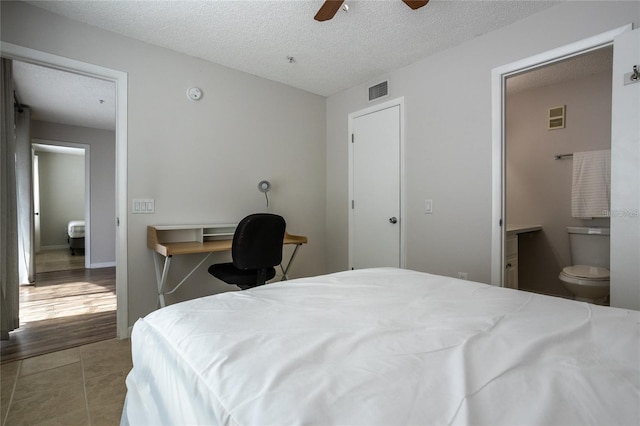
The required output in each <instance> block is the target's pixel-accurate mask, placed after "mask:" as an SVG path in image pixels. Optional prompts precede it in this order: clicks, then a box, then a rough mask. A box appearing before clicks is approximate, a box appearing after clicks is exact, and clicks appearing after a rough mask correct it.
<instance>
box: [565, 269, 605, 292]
mask: <svg viewBox="0 0 640 426" xmlns="http://www.w3.org/2000/svg"><path fill="white" fill-rule="evenodd" d="M558 278H560V280H561V281H564V282H565V283H570V284H576V285H579V286H590V287H601V288H605V287H606V288H609V284H610V283H609V270H608V269H607V268H602V267H599V266H587V265H573V266H566V267H564V268H563V269H562V272H560V276H559V277H558Z"/></svg>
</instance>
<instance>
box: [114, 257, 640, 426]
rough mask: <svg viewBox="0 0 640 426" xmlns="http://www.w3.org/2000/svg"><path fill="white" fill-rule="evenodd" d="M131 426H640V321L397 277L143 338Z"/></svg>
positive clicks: (146, 326)
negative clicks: (133, 425) (616, 425)
mask: <svg viewBox="0 0 640 426" xmlns="http://www.w3.org/2000/svg"><path fill="white" fill-rule="evenodd" d="M131 339H132V357H133V369H132V370H131V372H130V373H129V375H128V377H127V380H126V383H127V389H128V391H127V396H126V402H125V407H124V411H123V417H122V423H123V424H192V425H195V424H225V425H258V424H259V425H282V424H287V425H291V424H322V425H330V424H344V425H398V424H421V425H432V424H492V425H515V424H518V425H524V424H619V425H623V424H625V425H627V424H629V425H630V424H634V425H637V424H640V365H639V364H640V363H639V359H640V312H637V311H631V310H624V309H617V308H609V307H603V306H596V305H591V304H587V303H583V302H575V301H572V300H567V299H562V298H554V297H548V296H542V295H536V294H532V293H526V292H522V291H517V290H512V289H506V288H498V287H494V286H489V285H485V284H480V283H475V282H470V281H462V280H457V279H453V278H448V277H442V276H437V275H430V274H426V273H421V272H415V271H408V270H402V269H393V268H381V269H365V270H356V271H348V272H341V273H336V274H330V275H325V276H319V277H312V278H304V279H297V280H291V281H285V282H281V283H274V284H269V285H266V286H262V287H256V288H254V289H251V290H246V291H241V292H228V293H223V294H219V295H215V296H210V297H204V298H200V299H196V300H191V301H187V302H183V303H179V304H175V305H172V306H168V307H166V308H163V309H160V310H157V311H155V312H153V313H151V314H149V315H147V316H146V317H145V318H142V319H139V320H138V321H137V322H136V323H135V325H134V327H133V331H132V338H131Z"/></svg>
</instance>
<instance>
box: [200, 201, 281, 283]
mask: <svg viewBox="0 0 640 426" xmlns="http://www.w3.org/2000/svg"><path fill="white" fill-rule="evenodd" d="M285 228H286V222H285V220H284V218H283V217H282V216H278V215H275V214H269V213H255V214H251V215H249V216H247V217H245V218H244V219H242V220H241V221H240V223H239V224H238V227H237V228H236V231H235V233H234V234H233V242H232V245H231V258H232V260H233V261H232V262H231V263H216V264H214V265H211V266H210V267H209V269H208V271H209V273H210V274H211V275H213V276H214V277H216V278H218V279H220V280H222V281H224V282H226V283H227V284H235V285H237V286H238V287H240V288H241V289H242V290H246V289H248V288H252V287H257V286H259V285H263V284H265V283H266V282H267V281H268V280H270V279H271V278H273V277H275V276H276V268H275V267H276V266H277V265H279V264H280V263H281V262H282V242H283V240H284V231H285Z"/></svg>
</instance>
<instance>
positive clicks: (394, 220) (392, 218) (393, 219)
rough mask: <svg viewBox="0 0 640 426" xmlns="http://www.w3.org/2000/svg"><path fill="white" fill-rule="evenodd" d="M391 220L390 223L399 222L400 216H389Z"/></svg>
mask: <svg viewBox="0 0 640 426" xmlns="http://www.w3.org/2000/svg"><path fill="white" fill-rule="evenodd" d="M389 222H390V223H398V218H397V217H395V216H394V217H390V218H389Z"/></svg>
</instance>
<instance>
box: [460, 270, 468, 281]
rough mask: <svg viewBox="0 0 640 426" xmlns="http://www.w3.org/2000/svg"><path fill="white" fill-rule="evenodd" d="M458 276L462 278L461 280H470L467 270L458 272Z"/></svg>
mask: <svg viewBox="0 0 640 426" xmlns="http://www.w3.org/2000/svg"><path fill="white" fill-rule="evenodd" d="M458 278H460V279H461V280H468V279H469V274H468V273H466V272H458Z"/></svg>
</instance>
